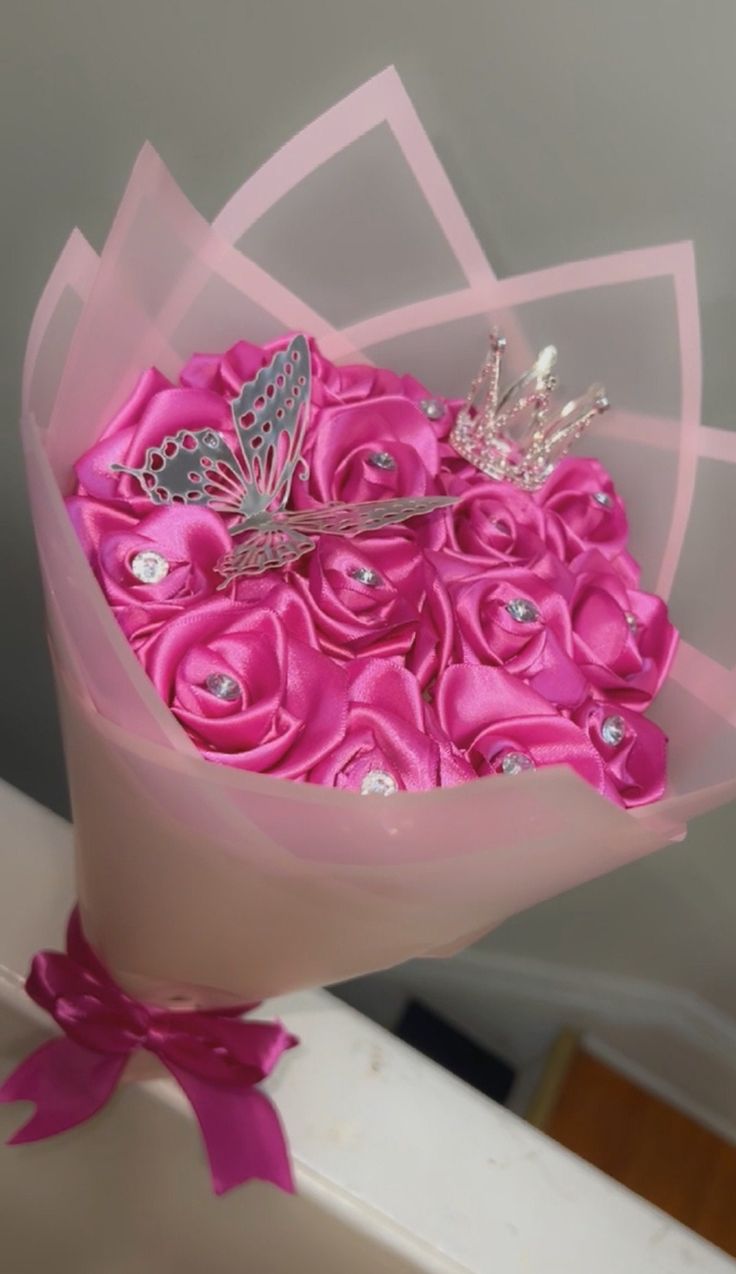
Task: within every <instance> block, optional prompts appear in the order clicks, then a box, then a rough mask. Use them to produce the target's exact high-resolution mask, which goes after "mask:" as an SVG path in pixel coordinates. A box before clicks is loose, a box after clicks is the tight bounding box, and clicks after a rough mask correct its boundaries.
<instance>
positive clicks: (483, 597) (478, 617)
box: [449, 570, 588, 708]
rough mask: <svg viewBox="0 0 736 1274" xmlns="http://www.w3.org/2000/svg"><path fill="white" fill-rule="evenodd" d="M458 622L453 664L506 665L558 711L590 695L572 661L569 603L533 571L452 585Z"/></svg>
mask: <svg viewBox="0 0 736 1274" xmlns="http://www.w3.org/2000/svg"><path fill="white" fill-rule="evenodd" d="M449 595H450V602H451V605H452V610H453V613H454V618H455V642H454V650H453V661H454V662H456V663H462V664H473V663H479V664H487V665H489V666H492V667H503V668H505V669H506V671H507V672H510V673H513V674H514V675H515V676H516V677H520V678H522V679H523V680H524V681H526V682H527V683H528V684H529V685H530V686H532V687H533V688H534V689H535V690H536V691H537V692H538V693H539V694H541V695H543V696H544V698H545V699H548V700H549V701H550V702H551V703H554V704H556V705H557V706H558V707H565V708H572V707H575V706H577V705H578V704H579V703H581V702H582V700H583V699H584V698H586V696H587V694H588V683H587V680H586V678H585V675H584V674H583V672H582V671H581V670H580V668H579V667H578V665H577V664H576V663H575V661H574V659H573V658H572V628H571V623H570V612H569V610H568V607H567V603H566V601H565V599H564V598H563V597H562V596H561V594H560V593H558V592H556V591H555V589H553V588H550V587H549V586H548V585H547V584H545V583H544V581H543V580H541V579H539V577H538V576H536V575H533V574H532V573H531V572H530V571H524V570H511V571H508V572H506V573H504V574H503V575H501V574H494V573H493V572H487V571H486V572H481V573H479V574H478V575H475V576H471V577H469V578H467V579H464V580H458V581H456V582H454V583H452V584H451V585H450V586H449Z"/></svg>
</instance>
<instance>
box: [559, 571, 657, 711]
mask: <svg viewBox="0 0 736 1274" xmlns="http://www.w3.org/2000/svg"><path fill="white" fill-rule="evenodd" d="M572 569H573V574H574V576H575V592H574V595H573V598H572V600H571V603H570V611H571V615H572V624H573V642H574V650H575V657H576V659H577V662H578V663H579V665H580V667H581V668H582V669H583V671H584V672H585V675H586V677H587V678H588V680H589V681H590V682H591V684H592V685H593V687H594V688H595V689H594V693H595V694H596V696H599V697H602V698H607V699H613V700H615V701H616V702H617V703H619V704H621V705H623V706H624V707H627V708H631V709H633V710H638V711H642V710H643V709H644V708H646V707H647V705H648V704H649V703H650V702H651V700H652V698H653V697H654V695H655V694H656V693H657V691H658V690H659V688H660V686H661V685H662V682H663V681H664V679H665V677H666V676H667V673H668V672H669V669H670V665H671V663H672V659H673V657H674V654H675V651H676V649H677V641H678V636H677V631H676V630H675V628H674V627H673V626H672V624H671V623H670V621H669V618H668V613H667V607H666V605H665V603H664V602H663V601H662V599H661V598H659V597H655V596H654V595H653V594H652V593H643V592H639V591H638V590H636V589H629V588H627V587H626V585H625V583H624V582H623V580H622V579H621V577H620V576H619V575H618V573H617V572H616V570H615V569H614V568H613V567H612V565H611V563H609V562H608V561H607V560H606V559H605V558H604V557H603V556H602V554H600V553H598V552H597V551H596V550H592V551H591V552H588V553H585V554H583V555H582V556H581V557H579V558H578V560H577V562H575V563H574V565H573V568H572Z"/></svg>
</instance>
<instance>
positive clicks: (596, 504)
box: [534, 456, 640, 588]
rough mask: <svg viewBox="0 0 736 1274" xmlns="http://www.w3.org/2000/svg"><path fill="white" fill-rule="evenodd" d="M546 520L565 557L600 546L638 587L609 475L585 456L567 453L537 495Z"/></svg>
mask: <svg viewBox="0 0 736 1274" xmlns="http://www.w3.org/2000/svg"><path fill="white" fill-rule="evenodd" d="M534 498H535V500H536V501H537V503H538V504H539V506H540V507H541V508H542V509H544V512H545V514H546V516H547V520H548V524H550V523H553V524H555V525H556V526H557V527H558V528H559V535H560V543H561V545H562V552H563V556H564V559H565V561H567V562H572V561H574V559H575V558H576V557H577V556H578V555H579V554H580V553H584V552H586V550H588V549H598V551H599V552H600V553H602V554H603V555H604V556H605V557H607V558H609V560H610V561H611V562H613V563H615V564H616V570H617V571H618V573H619V574H620V575H621V576H622V577H623V578H624V579H625V580H626V581H627V582H628V583H629V584H630V586H631V587H633V588H635V587H636V585H637V584H638V582H639V575H640V571H639V566H638V564H637V563H636V562H635V561H634V559H633V557H631V555H630V553H628V551H627V549H626V541H627V539H628V535H629V523H628V519H627V517H626V509H625V508H624V503H623V500H622V499H621V497H620V496H619V495H618V494H617V493H616V490H615V487H614V485H613V482H612V481H611V478H610V476H609V474H608V473H607V472H606V470H605V469H604V468H603V465H601V464H599V463H598V461H597V460H593V459H591V458H590V457H586V456H567V457H566V458H565V459H564V460H562V461H561V463H560V464H559V465H558V466H557V468H556V469H555V470H554V472H553V473H552V474H551V475H550V477H549V478H547V481H546V482H545V483H544V485H543V486H542V487H541V488H540V490H539V491H538V492H536V494H535V497H534Z"/></svg>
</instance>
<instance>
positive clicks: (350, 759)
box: [309, 659, 474, 795]
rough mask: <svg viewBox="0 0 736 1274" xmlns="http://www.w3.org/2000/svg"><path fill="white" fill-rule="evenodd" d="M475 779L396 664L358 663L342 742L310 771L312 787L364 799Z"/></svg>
mask: <svg viewBox="0 0 736 1274" xmlns="http://www.w3.org/2000/svg"><path fill="white" fill-rule="evenodd" d="M473 777H474V775H473V770H472V769H471V767H470V766H469V765H468V764H467V762H466V761H465V760H464V759H463V758H462V757H461V756H460V755H459V754H458V752H457V750H456V749H455V748H454V747H453V745H452V743H451V742H450V740H449V739H448V738H447V737H446V736H445V735H444V734H443V732H442V731H441V730H440V729H437V728H436V727H435V724H434V718H433V717H432V716H429V715H428V713H427V710H426V705H425V703H424V701H423V699H422V695H421V691H420V688H419V684H418V682H417V680H416V678H415V677H413V676H412V674H411V673H409V672H407V671H406V669H404V668H401V667H400V666H399V664H398V663H396V662H394V661H392V660H384V659H358V660H355V661H354V662H353V663H352V664H351V665H350V667H349V669H348V716H347V723H346V727H345V731H344V733H343V736H342V738H341V739H340V740H339V742H337V743H336V744H335V746H334V747H333V748H332V749H331V751H330V752H329V753H328V754H327V755H326V756H324V757H323V758H322V760H321V761H319V762H318V764H317V765H316V766H315V767H314V769H313V770H312V771H311V773H310V775H309V778H310V780H311V781H312V782H314V783H320V784H322V785H323V786H326V787H335V788H340V789H344V790H347V791H355V792H362V793H363V794H364V795H391V794H392V793H394V792H396V791H406V792H423V791H425V790H427V789H428V788H433V787H439V786H453V785H454V784H457V783H464V782H467V781H468V780H469V779H472V778H473Z"/></svg>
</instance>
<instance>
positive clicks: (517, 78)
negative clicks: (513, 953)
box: [0, 0, 736, 1009]
mask: <svg viewBox="0 0 736 1274" xmlns="http://www.w3.org/2000/svg"><path fill="white" fill-rule="evenodd" d="M1 19H2V30H1V31H0V38H1V40H2V46H3V47H2V50H1V56H2V59H3V63H4V65H3V67H2V75H1V77H0V93H1V94H2V100H1V101H0V106H1V109H0V159H1V160H2V172H3V175H4V178H5V180H4V182H3V195H2V206H1V207H0V217H1V218H2V226H1V229H2V235H1V237H0V243H2V245H3V252H4V261H3V264H4V266H5V270H4V272H3V275H4V278H3V290H2V302H3V303H2V306H1V307H0V325H2V327H1V336H0V357H1V359H2V409H3V419H4V421H5V426H6V430H7V438H8V441H7V443H6V451H5V463H4V464H3V465H2V466H0V482H1V483H2V494H1V497H0V510H1V513H0V517H1V518H2V526H3V532H4V539H3V543H4V552H3V553H2V555H1V556H0V572H2V585H3V587H2V593H1V594H0V596H2V597H3V598H10V599H11V600H10V604H9V605H8V606H7V608H6V614H5V615H4V617H3V622H2V624H1V625H0V642H1V644H2V652H1V655H0V670H1V675H2V679H3V686H2V698H1V699H0V702H2V705H3V714H4V717H3V725H2V736H1V738H0V748H1V749H2V751H1V754H0V774H2V775H3V776H5V777H6V778H8V779H10V780H11V781H12V782H14V783H16V784H17V785H19V786H20V787H23V788H25V789H26V790H28V791H29V792H32V793H33V794H34V795H35V796H37V797H38V798H39V799H40V800H42V801H45V802H46V803H48V804H51V805H54V806H56V807H61V806H62V805H63V801H64V795H63V780H62V765H61V755H60V751H59V744H58V739H57V735H56V728H55V724H54V708H53V700H52V688H51V683H50V678H49V674H48V669H47V664H46V657H45V650H44V641H43V635H42V625H41V611H40V604H39V597H38V589H37V582H36V573H35V566H34V554H33V545H32V538H31V530H30V526H29V521H28V515H27V510H26V505H25V492H24V489H23V478H22V472H21V466H20V455H19V449H18V445H17V441H16V432H15V427H14V421H15V419H16V415H17V406H18V379H19V367H20V360H21V355H22V350H23V343H24V339H25V333H26V330H27V326H28V322H29V319H30V316H31V313H32V310H33V306H34V303H35V300H36V298H37V296H38V293H39V291H40V289H41V287H42V285H43V283H44V280H45V278H46V276H47V274H48V271H49V269H50V268H51V266H52V264H53V262H54V259H55V257H56V255H57V253H58V251H59V249H60V247H61V245H62V243H63V242H64V240H65V238H66V236H67V234H68V232H69V230H70V228H71V227H72V226H74V225H76V224H78V225H79V226H80V227H81V228H82V229H83V231H84V233H85V234H86V235H87V237H88V238H89V239H90V240H91V242H92V243H93V244H94V245H95V246H96V247H99V246H100V245H101V243H102V241H103V238H104V235H105V232H106V229H107V227H108V226H109V223H110V219H111V217H112V214H113V211H114V209H115V206H116V203H117V200H118V198H119V195H120V193H121V190H122V187H123V185H124V182H125V179H126V177H127V173H128V170H129V168H130V165H131V163H132V161H133V158H134V156H135V154H136V152H137V151H138V149H139V147H140V145H141V142H142V141H143V139H144V138H146V137H148V138H150V139H151V140H152V141H153V143H154V144H155V145H156V146H157V148H158V149H159V150H160V151H161V153H162V154H163V156H164V158H165V160H166V161H167V163H168V164H169V165H170V167H171V168H172V170H173V172H174V175H175V176H176V177H177V179H178V180H179V182H180V183H181V184H182V185H183V187H184V189H185V190H186V191H187V193H188V194H189V195H190V197H191V198H192V199H193V200H194V202H195V203H196V204H197V205H198V207H199V208H200V209H201V210H202V212H204V213H205V214H207V215H209V214H213V213H214V212H215V211H216V210H217V209H218V208H219V207H220V205H221V204H222V203H223V201H224V200H225V198H226V197H227V196H228V195H229V194H230V193H231V190H232V188H233V186H234V185H235V184H236V181H239V180H241V179H242V177H243V176H244V175H245V174H246V173H248V172H249V171H251V170H252V169H253V168H254V167H255V166H256V165H257V164H258V163H259V162H260V161H262V160H263V159H265V158H266V157H267V156H268V155H269V154H270V153H271V152H272V150H273V149H274V148H275V147H276V146H278V145H279V144H280V143H281V142H283V141H285V140H286V139H287V138H288V137H289V136H290V135H291V134H292V133H293V132H294V130H295V129H296V128H297V127H298V126H299V125H301V124H302V123H304V122H306V121H308V120H310V119H311V118H313V117H314V116H315V115H316V114H318V113H319V112H320V111H321V110H323V109H324V108H325V107H327V106H329V105H330V104H331V103H332V102H333V101H335V100H336V99H337V98H338V97H339V96H341V95H342V94H343V93H345V92H346V91H348V90H350V89H351V88H353V87H354V86H356V85H357V84H358V83H360V82H361V81H362V80H363V79H365V78H366V77H367V76H369V75H370V74H372V73H374V72H375V71H378V70H380V69H381V68H382V67H383V66H385V65H386V64H387V63H388V62H391V61H393V62H395V63H396V65H397V66H398V69H399V71H400V73H401V75H402V77H403V78H404V81H405V83H406V85H407V87H408V89H409V92H410V94H411V95H412V97H413V99H414V102H415V104H416V106H417V108H418V110H419V112H420V114H421V116H422V119H423V121H424V123H425V125H426V127H427V129H428V131H429V133H430V136H431V138H432V140H433V141H434V143H435V145H436V147H437V149H438V151H439V154H440V157H441V159H442V161H443V162H444V164H445V166H446V168H447V170H448V172H449V175H450V177H451V179H452V181H453V182H454V183H455V185H456V187H457V189H458V191H459V193H460V196H461V199H462V201H463V203H464V205H465V208H466V210H467V212H468V214H469V216H470V218H471V221H472V222H473V224H474V226H475V229H476V231H477V233H478V235H479V236H480V238H481V240H482V242H483V243H484V245H485V246H486V248H487V250H488V252H489V255H490V256H491V259H492V261H493V263H494V265H495V268H496V270H497V271H498V272H499V273H502V274H510V273H516V272H519V271H525V270H529V269H532V268H534V267H541V266H545V265H552V264H556V263H558V262H561V261H564V260H566V259H568V258H572V257H583V256H587V255H594V254H597V253H606V252H612V251H614V250H616V249H624V248H631V247H640V246H644V245H648V244H654V243H659V242H663V241H667V240H671V239H678V238H693V239H694V240H695V243H696V248H697V260H698V269H699V279H700V296H701V304H702V319H703V333H704V346H705V372H706V382H705V386H706V388H705V419H706V421H707V423H710V424H714V425H719V426H730V424H731V415H732V412H731V403H732V395H733V391H732V385H731V376H732V367H733V332H734V329H735V327H736V252H734V230H733V226H734V213H735V212H736V163H734V159H733V146H732V139H733V136H734V130H735V126H736V87H734V77H733V56H734V44H735V39H734V37H735V36H736V7H735V6H734V4H733V0H708V3H707V4H703V3H701V4H693V3H692V0H605V2H604V0H454V2H453V0H290V2H289V0H5V3H4V5H3V6H2V15H1ZM733 826H734V823H733V815H732V813H731V812H729V813H726V814H720V815H717V816H715V817H712V818H710V819H706V820H703V821H701V823H700V824H699V825H697V826H696V827H695V828H694V829H693V832H692V834H691V837H690V839H689V841H688V843H687V845H685V846H681V847H678V848H677V849H675V850H672V851H665V852H663V853H662V854H660V855H658V856H657V857H655V858H654V859H652V860H651V861H650V862H647V863H645V864H641V865H639V866H638V867H634V868H631V869H627V870H626V871H625V872H622V873H620V874H619V875H618V876H617V877H615V878H612V879H610V880H607V881H605V882H601V883H600V884H597V885H593V886H589V887H587V888H586V889H583V890H580V891H577V892H576V893H575V894H573V895H571V896H570V897H569V898H568V899H565V900H561V901H558V902H554V903H551V904H548V905H546V906H545V907H543V908H538V909H536V910H535V911H534V912H533V913H531V914H530V915H529V916H526V917H522V918H520V919H519V920H517V921H514V922H512V923H511V924H510V925H507V926H504V928H503V929H502V930H501V931H500V932H499V934H497V935H495V936H494V938H493V939H491V941H492V942H494V943H495V944H501V945H504V944H505V945H507V946H514V947H516V948H520V949H523V950H529V951H533V952H535V953H537V954H540V953H541V954H544V953H548V954H557V955H563V956H564V957H565V958H571V959H575V960H577V961H579V960H585V959H591V960H595V961H596V962H598V963H599V964H600V965H601V966H603V967H619V966H621V965H624V966H631V965H633V966H634V971H639V972H642V973H652V974H653V975H654V974H657V975H659V974H660V973H664V974H669V975H670V976H672V977H675V978H676V979H678V980H679V981H681V982H683V983H695V982H697V983H698V985H699V986H700V987H701V989H704V990H705V991H706V992H707V993H709V994H712V995H713V996H714V997H715V998H719V999H723V997H724V996H725V997H726V998H728V997H729V996H730V997H731V1000H732V1001H733V1006H734V1009H736V990H733V989H731V988H730V983H731V981H732V979H731V976H730V975H731V974H732V973H733V955H732V948H731V947H730V939H729V934H730V933H732V932H733V931H734V920H735V919H736V861H735V860H734V857H733V854H732V852H731V840H732V837H733Z"/></svg>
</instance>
